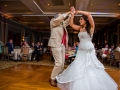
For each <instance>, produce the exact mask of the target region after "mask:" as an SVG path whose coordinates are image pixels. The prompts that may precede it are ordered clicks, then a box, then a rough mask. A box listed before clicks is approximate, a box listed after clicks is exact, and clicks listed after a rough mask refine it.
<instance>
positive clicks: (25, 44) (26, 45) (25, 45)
mask: <svg viewBox="0 0 120 90" xmlns="http://www.w3.org/2000/svg"><path fill="white" fill-rule="evenodd" d="M22 47H30V46H29V45H28V43H27V42H26V41H24V43H23V45H22Z"/></svg>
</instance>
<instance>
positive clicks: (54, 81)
mask: <svg viewBox="0 0 120 90" xmlns="http://www.w3.org/2000/svg"><path fill="white" fill-rule="evenodd" d="M49 83H50V85H51V86H53V87H57V80H52V79H51V78H50V79H49Z"/></svg>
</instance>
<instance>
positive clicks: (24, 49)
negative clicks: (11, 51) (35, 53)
mask: <svg viewBox="0 0 120 90" xmlns="http://www.w3.org/2000/svg"><path fill="white" fill-rule="evenodd" d="M22 52H23V55H28V54H29V48H28V47H22Z"/></svg>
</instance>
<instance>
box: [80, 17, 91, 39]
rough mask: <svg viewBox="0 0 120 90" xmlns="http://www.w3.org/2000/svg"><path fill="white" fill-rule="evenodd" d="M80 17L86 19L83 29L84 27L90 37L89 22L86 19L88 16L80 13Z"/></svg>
mask: <svg viewBox="0 0 120 90" xmlns="http://www.w3.org/2000/svg"><path fill="white" fill-rule="evenodd" d="M81 17H82V18H83V19H84V20H85V21H86V27H85V29H86V31H87V33H88V34H89V35H90V37H91V33H90V23H89V21H88V17H87V16H86V15H82V16H81Z"/></svg>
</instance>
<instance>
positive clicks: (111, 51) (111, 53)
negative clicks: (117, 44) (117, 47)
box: [109, 45, 114, 58]
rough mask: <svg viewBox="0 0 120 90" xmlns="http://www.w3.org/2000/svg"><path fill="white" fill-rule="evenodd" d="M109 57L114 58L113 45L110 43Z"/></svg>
mask: <svg viewBox="0 0 120 90" xmlns="http://www.w3.org/2000/svg"><path fill="white" fill-rule="evenodd" d="M109 53H110V58H114V45H111V48H110V49H109Z"/></svg>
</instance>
